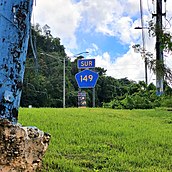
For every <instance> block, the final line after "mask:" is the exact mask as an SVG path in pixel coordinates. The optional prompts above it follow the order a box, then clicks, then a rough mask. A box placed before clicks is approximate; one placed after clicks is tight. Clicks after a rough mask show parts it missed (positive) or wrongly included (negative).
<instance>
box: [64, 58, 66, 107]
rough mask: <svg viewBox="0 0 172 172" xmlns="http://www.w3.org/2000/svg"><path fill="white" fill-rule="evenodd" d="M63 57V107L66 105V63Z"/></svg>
mask: <svg viewBox="0 0 172 172" xmlns="http://www.w3.org/2000/svg"><path fill="white" fill-rule="evenodd" d="M65 60H66V59H65V57H64V58H63V108H65V106H66V99H65V98H66V63H65Z"/></svg>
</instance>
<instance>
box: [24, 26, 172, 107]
mask: <svg viewBox="0 0 172 172" xmlns="http://www.w3.org/2000/svg"><path fill="white" fill-rule="evenodd" d="M50 33H51V32H50V30H49V28H48V27H44V28H43V29H42V28H41V27H40V26H39V24H37V25H36V26H35V27H34V28H32V37H31V40H30V44H29V49H28V55H27V61H26V71H25V77H24V83H23V93H22V98H21V106H22V107H28V106H29V105H32V106H34V107H62V106H63V64H64V63H63V60H64V59H65V64H66V66H65V69H66V71H65V72H66V75H65V80H66V85H65V89H66V93H65V94H66V107H77V99H78V98H77V95H78V85H77V83H76V81H75V74H76V73H77V72H78V69H77V60H78V59H79V58H83V57H82V56H79V57H77V58H76V60H75V61H73V62H72V61H71V60H70V58H69V57H67V55H66V53H65V47H64V46H63V45H61V43H60V39H59V38H54V37H52V35H51V34H50ZM35 56H37V58H35ZM95 71H96V72H98V73H99V79H98V82H97V84H96V87H95V100H96V102H95V104H96V106H98V107H102V106H104V107H110V108H117V109H120V108H125V109H140V108H142V109H149V108H154V107H159V106H168V107H171V106H172V105H171V102H172V101H171V100H172V98H171V95H172V89H171V88H170V87H169V86H168V85H167V84H165V86H164V87H165V88H164V89H165V94H164V96H162V97H157V96H156V94H155V86H154V85H153V84H150V85H146V84H145V83H144V82H143V81H140V82H139V83H136V82H135V81H130V80H128V79H127V78H121V79H115V78H113V77H110V76H106V70H105V69H103V68H100V67H97V68H95ZM83 90H84V91H86V93H87V106H89V107H92V104H93V102H92V101H93V98H92V96H93V95H92V94H93V90H92V89H83Z"/></svg>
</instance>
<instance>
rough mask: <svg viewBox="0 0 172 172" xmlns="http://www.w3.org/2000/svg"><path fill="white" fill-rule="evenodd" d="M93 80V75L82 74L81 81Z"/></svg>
mask: <svg viewBox="0 0 172 172" xmlns="http://www.w3.org/2000/svg"><path fill="white" fill-rule="evenodd" d="M92 80H93V75H84V76H83V75H81V76H80V81H81V82H83V81H85V82H88V81H89V82H91V81H92Z"/></svg>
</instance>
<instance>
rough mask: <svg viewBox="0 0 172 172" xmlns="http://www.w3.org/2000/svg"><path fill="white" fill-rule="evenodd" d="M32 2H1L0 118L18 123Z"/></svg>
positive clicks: (20, 0) (25, 0)
mask: <svg viewBox="0 0 172 172" xmlns="http://www.w3.org/2000/svg"><path fill="white" fill-rule="evenodd" d="M32 5H33V0H0V118H4V119H8V120H9V121H11V122H13V123H17V119H18V109H19V105H20V97H21V91H22V85H23V77H24V70H25V61H26V54H27V47H28V39H29V31H30V19H31V12H32Z"/></svg>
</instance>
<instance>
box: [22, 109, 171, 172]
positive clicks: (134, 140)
mask: <svg viewBox="0 0 172 172" xmlns="http://www.w3.org/2000/svg"><path fill="white" fill-rule="evenodd" d="M19 122H20V123H21V124H22V125H27V126H30V125H32V126H36V127H38V128H39V129H41V130H43V131H45V132H48V133H50V134H51V137H52V138H51V142H50V145H49V148H48V151H47V152H46V154H45V156H44V159H43V172H58V171H59V172H87V171H88V172H89V171H93V172H99V171H101V172H113V171H146V172H147V171H148V172H149V171H150V172H152V171H156V172H163V171H164V172H166V171H172V112H169V111H165V110H112V109H101V108H100V109H97V108H85V109H79V108H78V109H76V108H69V109H68V108H67V109H52V108H40V109H36V108H30V109H29V108H27V109H23V108H21V109H20V114H19Z"/></svg>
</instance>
